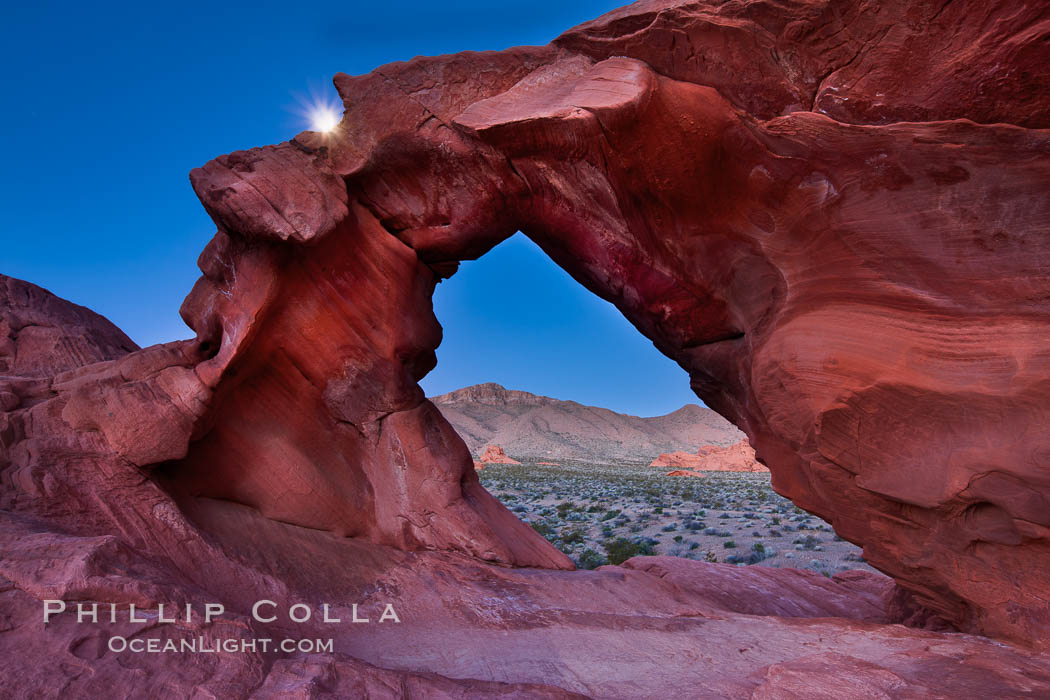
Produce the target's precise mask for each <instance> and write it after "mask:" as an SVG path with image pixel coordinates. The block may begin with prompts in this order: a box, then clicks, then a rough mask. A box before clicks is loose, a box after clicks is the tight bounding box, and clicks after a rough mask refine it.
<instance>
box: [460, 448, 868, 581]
mask: <svg viewBox="0 0 1050 700" xmlns="http://www.w3.org/2000/svg"><path fill="white" fill-rule="evenodd" d="M666 471H668V470H666V469H656V468H652V467H648V466H645V465H641V464H630V463H622V464H616V465H611V466H610V465H594V464H585V463H571V462H562V463H561V464H559V465H558V466H545V465H538V464H535V463H523V464H521V465H505V464H493V465H487V466H486V467H485V469H483V470H481V471H480V472H479V476H480V477H481V482H482V483H483V484H484V485H485V487H486V488H487V489H488V490H489V491H490V492H492V493H493V495H495V496H496V497H497V498H499V499H500V500H501V501H502V502H503V503H504V504H506V505H507V506H508V507H509V508H510V509H511V510H512V511H514V512H515V513H516V514H517V515H518V516H519V517H520V518H522V519H523V520H525V521H526V522H528V523H531V524H532V526H533V527H535V528H536V529H537V530H538V531H539V532H540V533H541V534H543V535H544V536H545V537H547V539H548V540H550V541H551V542H552V543H553V544H554V545H555V546H556V547H558V549H560V550H562V551H563V552H565V553H566V554H568V555H569V556H571V557H572V558H573V560H574V561H576V563H577V565H578V566H581V567H583V568H594V567H595V566H599V565H601V564H606V563H610V560H611V563H619V562H618V561H617V559H618V558H619V557H621V556H623V555H628V556H630V555H632V554H668V555H672V556H679V557H686V558H689V559H698V560H701V561H717V562H726V563H730V564H738V565H740V566H747V565H759V566H773V567H797V568H809V569H813V570H815V571H819V572H822V573H825V574H827V575H829V576H830V575H831V574H833V573H835V572H838V571H845V570H848V569H867V570H869V571H873V570H874V569H872V568H871V567H870V566H868V565H867V564H865V563H864V560H863V558H862V557H861V551H860V548H859V547H857V546H856V545H854V544H852V543H850V542H846V541H844V540H841V539H839V538H838V537H837V536H836V535H835V533H834V531H833V530H832V529H831V526H830V525H828V524H827V523H826V522H824V521H823V520H821V519H820V518H818V517H816V516H813V515H810V514H809V513H806V512H805V511H802V510H800V509H798V508H796V507H795V506H794V505H793V504H792V503H791V501H789V500H787V499H786V498H783V497H782V496H779V495H777V494H776V493H775V492H774V491H773V489H772V487H771V486H770V477H769V474H749V473H733V472H706V473H705V476H704V477H703V478H695V477H674V476H664V473H665V472H666ZM620 538H623V540H626V541H623V540H620Z"/></svg>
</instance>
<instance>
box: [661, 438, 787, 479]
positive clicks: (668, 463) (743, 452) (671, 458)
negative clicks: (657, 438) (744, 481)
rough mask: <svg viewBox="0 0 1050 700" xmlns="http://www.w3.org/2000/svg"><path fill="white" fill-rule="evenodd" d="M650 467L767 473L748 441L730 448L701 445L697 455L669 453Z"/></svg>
mask: <svg viewBox="0 0 1050 700" xmlns="http://www.w3.org/2000/svg"><path fill="white" fill-rule="evenodd" d="M649 466H650V467H680V468H683V469H698V470H700V471H709V472H766V471H769V469H767V468H766V467H765V466H763V465H762V464H761V463H760V462H758V461H757V460H756V459H755V451H754V450H753V449H752V448H751V445H749V444H747V441H746V440H742V441H740V442H737V443H734V444H732V445H729V446H722V445H701V446H700V449H699V450H697V453H696V454H690V453H688V452H669V453H665V454H662V455H660V456H658V457H657V458H656V459H654V460H653V461H652V462H651V463H650V464H649Z"/></svg>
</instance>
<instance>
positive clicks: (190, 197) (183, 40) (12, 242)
mask: <svg viewBox="0 0 1050 700" xmlns="http://www.w3.org/2000/svg"><path fill="white" fill-rule="evenodd" d="M620 4H622V3H621V2H616V1H615V0H614V1H613V2H596V1H591V0H578V1H577V2H572V3H565V2H564V1H563V0H555V1H549V0H530V1H528V2H525V1H522V0H501V2H480V1H477V0H445V1H444V2H441V3H431V2H427V3H416V2H402V3H368V4H364V5H363V6H355V3H347V2H339V3H334V2H333V3H327V2H310V3H280V4H277V3H234V2H222V3H215V2H211V3H186V2H183V3H171V4H167V5H158V6H151V4H149V3H127V4H123V3H98V4H97V3H72V2H64V3H43V4H39V3H37V4H33V5H30V4H29V3H19V4H14V3H12V4H9V5H8V6H7V7H5V10H4V13H3V14H4V17H3V22H0V61H2V65H3V66H4V79H3V86H2V90H3V92H2V94H3V95H4V108H3V109H2V110H0V133H3V134H4V136H5V139H4V162H3V165H4V167H3V169H2V173H0V205H2V207H3V212H4V215H3V221H2V223H0V237H2V239H0V242H2V247H0V250H2V253H0V272H3V273H4V274H8V275H12V276H14V277H20V278H23V279H27V280H30V281H32V282H35V283H36V284H39V285H41V286H43V287H46V288H47V289H50V290H51V291H52V292H54V293H56V294H58V295H59V296H62V297H65V298H67V299H70V300H72V301H75V302H77V303H79V304H84V305H86V306H89V307H91V308H93V309H95V310H96V311H98V312H100V313H102V314H104V315H105V316H107V317H108V318H110V319H111V320H113V321H114V322H115V323H116V324H117V325H118V326H120V327H121V328H122V329H123V330H124V331H125V332H127V333H128V334H129V335H130V336H131V337H132V339H134V340H135V341H136V342H138V343H139V344H141V345H148V344H152V343H157V342H164V341H168V340H174V339H177V338H185V337H189V336H190V331H189V329H187V328H186V327H185V326H184V325H183V323H182V321H181V319H180V318H179V316H178V307H179V304H180V303H181V301H182V299H183V297H184V296H185V295H186V293H187V292H188V291H189V290H190V288H191V287H192V285H193V282H194V281H195V280H196V278H197V277H198V275H199V272H198V270H197V268H196V259H197V255H198V254H199V252H200V250H201V249H202V248H203V247H204V245H205V244H206V243H207V241H208V240H209V239H210V238H211V236H212V234H213V233H214V226H213V224H212V223H211V221H210V220H209V219H208V217H207V215H206V214H205V212H204V209H203V208H202V207H201V206H200V204H199V202H198V201H197V199H196V197H195V196H194V194H193V191H192V190H191V189H190V186H189V182H188V179H187V174H188V172H189V171H190V169H192V168H194V167H196V166H198V165H201V164H203V163H204V162H206V161H208V160H209V159H211V158H213V157H215V156H216V155H219V154H222V153H227V152H229V151H233V150H236V149H240V148H248V147H251V146H258V145H263V144H267V143H277V142H280V141H284V140H287V139H288V138H290V137H292V136H294V135H295V134H296V133H298V132H299V131H301V130H303V129H305V128H308V127H309V124H307V123H306V121H305V119H304V118H303V117H302V116H301V115H300V114H298V113H297V112H298V111H299V100H298V99H297V98H308V97H309V96H310V95H311V93H314V94H317V95H320V96H324V97H328V98H330V99H334V98H335V91H334V89H333V88H332V87H331V76H332V75H333V74H334V73H336V72H338V71H344V72H347V73H351V74H357V73H367V72H368V71H370V70H371V69H372V68H374V67H375V66H378V65H381V64H383V63H388V62H390V61H395V60H404V59H408V58H411V57H412V56H415V55H421V54H441V53H450V52H454V51H458V50H464V49H475V50H481V49H503V48H506V47H508V46H515V45H521V44H544V43H547V42H548V41H550V40H551V39H552V38H553V37H555V36H556V35H557V34H559V33H560V32H561V31H562V30H564V29H566V28H568V27H570V26H572V25H574V24H577V23H579V22H581V21H584V20H587V19H590V18H592V17H595V16H597V15H599V14H601V13H603V12H605V11H608V10H610V9H612V8H614V7H616V6H617V5H620ZM509 270H512V271H513V274H510V275H508V271H509ZM435 303H436V306H437V312H438V318H439V319H440V320H441V321H442V324H443V325H444V326H445V339H446V340H445V343H444V344H443V345H442V347H441V348H440V349H439V351H438V358H439V361H440V363H439V366H438V369H436V370H435V371H434V372H433V373H432V374H431V376H430V377H428V378H427V380H426V381H425V383H424V386H425V388H426V389H427V390H428V392H431V393H436V392H440V391H445V390H448V389H452V388H456V387H459V386H462V385H465V384H471V383H476V382H480V381H499V382H501V383H503V384H506V385H508V386H511V387H513V388H521V389H527V390H531V391H535V392H538V393H546V394H550V395H554V396H557V397H560V398H571V399H575V400H578V401H582V402H585V403H594V404H598V405H604V406H608V407H610V408H614V409H616V410H621V411H626V412H630V413H635V414H639V415H652V414H656V413H662V412H666V411H670V410H673V409H675V408H677V407H679V406H681V405H682V404H683V403H686V402H690V401H695V400H696V399H695V397H693V395H692V394H691V392H689V389H688V383H687V380H686V376H685V374H684V372H682V371H681V370H680V369H679V368H678V367H677V366H675V365H674V364H673V363H672V362H671V361H670V360H667V359H666V358H664V357H662V356H661V355H659V354H658V353H657V352H656V350H655V349H654V348H653V347H652V345H651V344H650V343H649V342H648V341H647V340H645V339H644V338H642V337H641V336H640V335H638V334H637V333H636V332H635V331H634V330H633V329H632V328H631V327H630V326H629V324H627V322H626V321H624V320H623V319H622V318H621V317H620V316H619V315H618V314H617V313H616V312H615V310H614V309H612V307H610V306H609V305H608V304H606V303H605V302H603V301H601V300H599V299H597V298H596V297H593V296H591V295H589V294H588V293H587V292H585V291H584V290H583V289H582V288H580V287H579V286H578V285H576V284H575V283H574V282H572V280H571V279H570V278H569V277H568V276H567V275H566V274H565V273H563V272H562V271H561V270H559V269H557V268H556V267H555V266H554V265H553V264H552V263H550V261H549V260H547V259H546V258H545V257H544V256H543V255H542V253H539V252H538V250H537V249H536V248H535V246H533V245H532V244H531V243H529V242H528V241H527V240H525V239H524V238H523V237H521V236H516V237H515V238H514V239H512V240H510V241H508V242H506V243H504V244H503V245H501V246H500V247H499V248H497V249H496V250H495V251H493V252H492V253H490V254H489V255H487V256H485V257H484V258H483V259H482V260H480V261H478V262H474V263H466V264H465V265H464V266H463V269H462V270H461V272H460V273H459V274H457V275H456V276H455V277H453V278H452V279H451V280H449V281H447V282H445V283H444V284H443V285H441V287H439V290H438V294H437V295H436V299H435Z"/></svg>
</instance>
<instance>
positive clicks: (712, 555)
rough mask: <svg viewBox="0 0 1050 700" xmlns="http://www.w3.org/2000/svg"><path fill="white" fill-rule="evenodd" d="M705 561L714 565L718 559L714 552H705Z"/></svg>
mask: <svg viewBox="0 0 1050 700" xmlns="http://www.w3.org/2000/svg"><path fill="white" fill-rule="evenodd" d="M704 561H706V562H710V563H712V564H714V563H715V562H717V561H718V557H716V556H715V553H714V552H704Z"/></svg>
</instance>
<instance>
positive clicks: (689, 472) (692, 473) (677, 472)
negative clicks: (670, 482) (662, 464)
mask: <svg viewBox="0 0 1050 700" xmlns="http://www.w3.org/2000/svg"><path fill="white" fill-rule="evenodd" d="M664 476H703V473H701V472H695V471H693V470H691V469H675V470H674V471H670V472H667V473H666V474H665V475H664Z"/></svg>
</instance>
